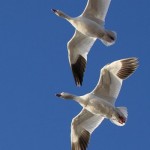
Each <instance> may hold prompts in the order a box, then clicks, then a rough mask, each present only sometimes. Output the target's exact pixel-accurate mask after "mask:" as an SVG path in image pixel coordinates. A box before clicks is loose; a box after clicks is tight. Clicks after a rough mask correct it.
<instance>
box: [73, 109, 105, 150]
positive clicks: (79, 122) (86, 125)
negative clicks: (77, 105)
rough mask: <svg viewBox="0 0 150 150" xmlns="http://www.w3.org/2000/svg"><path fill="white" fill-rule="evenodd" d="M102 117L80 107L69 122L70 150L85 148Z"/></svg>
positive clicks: (83, 149)
mask: <svg viewBox="0 0 150 150" xmlns="http://www.w3.org/2000/svg"><path fill="white" fill-rule="evenodd" d="M103 119H104V117H102V116H101V115H94V114H92V113H90V112H89V111H87V110H86V109H82V111H81V112H80V113H79V114H78V115H77V116H76V117H75V118H73V120H72V124H71V146H72V150H86V148H87V146H88V143H89V140H90V135H91V134H92V132H93V131H94V130H95V129H96V128H97V127H98V126H99V125H100V124H101V122H102V121H103Z"/></svg>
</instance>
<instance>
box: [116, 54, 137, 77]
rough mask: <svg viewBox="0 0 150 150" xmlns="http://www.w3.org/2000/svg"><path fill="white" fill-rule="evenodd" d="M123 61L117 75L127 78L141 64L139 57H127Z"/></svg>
mask: <svg viewBox="0 0 150 150" xmlns="http://www.w3.org/2000/svg"><path fill="white" fill-rule="evenodd" d="M121 62H122V68H121V69H120V70H119V72H118V73H117V76H118V77H119V78H120V79H126V78H128V77H129V76H130V75H131V74H132V73H134V71H135V70H136V69H137V67H138V66H139V61H138V58H136V57H133V58H127V59H124V60H122V61H121Z"/></svg>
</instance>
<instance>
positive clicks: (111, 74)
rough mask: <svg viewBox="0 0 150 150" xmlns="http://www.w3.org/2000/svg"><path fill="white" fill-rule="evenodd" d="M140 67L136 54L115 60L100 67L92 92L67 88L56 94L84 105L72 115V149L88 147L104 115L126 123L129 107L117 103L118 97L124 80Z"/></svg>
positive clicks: (120, 122) (117, 121) (118, 122)
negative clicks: (73, 90)
mask: <svg viewBox="0 0 150 150" xmlns="http://www.w3.org/2000/svg"><path fill="white" fill-rule="evenodd" d="M137 67H138V60H137V58H126V59H121V60H118V61H114V62H112V63H111V64H108V65H105V66H104V67H103V68H102V69H101V73H100V77H99V81H98V83H97V85H96V87H95V88H94V90H93V91H92V92H90V93H87V94H85V95H83V96H75V95H72V94H69V93H65V92H62V93H60V94H56V96H58V97H60V98H63V99H73V100H74V101H76V102H78V103H79V104H80V105H81V106H82V107H83V109H82V110H81V112H80V113H79V114H78V115H77V116H76V117H74V118H73V119H72V123H71V146H72V150H86V148H87V146H88V143H89V140H90V135H91V134H92V132H93V131H94V130H95V129H96V128H97V127H98V126H99V125H100V124H101V122H102V121H103V120H104V118H107V119H109V120H110V121H111V122H112V123H114V124H116V125H118V126H124V125H125V123H126V121H127V116H128V113H127V108H126V107H115V101H116V99H117V97H118V95H119V92H120V89H121V86H122V82H123V80H124V79H126V78H128V77H129V76H130V75H131V74H132V73H133V72H134V71H135V70H136V68H137Z"/></svg>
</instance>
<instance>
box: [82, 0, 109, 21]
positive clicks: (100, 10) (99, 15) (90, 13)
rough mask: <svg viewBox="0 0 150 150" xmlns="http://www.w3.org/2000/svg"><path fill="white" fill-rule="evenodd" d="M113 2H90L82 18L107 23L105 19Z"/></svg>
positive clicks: (101, 0)
mask: <svg viewBox="0 0 150 150" xmlns="http://www.w3.org/2000/svg"><path fill="white" fill-rule="evenodd" d="M110 2H111V0H88V2H87V5H86V7H85V10H84V11H83V13H82V16H85V17H87V18H90V19H92V20H94V21H96V20H97V21H98V23H100V22H99V21H100V20H101V21H103V22H104V21H105V17H106V14H107V11H108V8H109V5H110Z"/></svg>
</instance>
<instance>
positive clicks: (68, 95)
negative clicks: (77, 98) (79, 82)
mask: <svg viewBox="0 0 150 150" xmlns="http://www.w3.org/2000/svg"><path fill="white" fill-rule="evenodd" d="M56 96H57V97H60V98H63V99H74V95H72V94H69V93H65V92H62V93H58V94H56Z"/></svg>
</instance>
